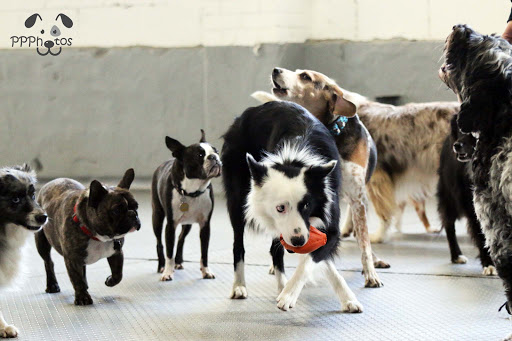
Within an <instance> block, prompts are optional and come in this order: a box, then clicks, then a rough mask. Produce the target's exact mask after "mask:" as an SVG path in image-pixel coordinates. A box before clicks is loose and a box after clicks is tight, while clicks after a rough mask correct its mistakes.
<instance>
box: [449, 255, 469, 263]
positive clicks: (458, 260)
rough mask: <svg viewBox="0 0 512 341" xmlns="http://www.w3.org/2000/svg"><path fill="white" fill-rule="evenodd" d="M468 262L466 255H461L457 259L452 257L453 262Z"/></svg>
mask: <svg viewBox="0 0 512 341" xmlns="http://www.w3.org/2000/svg"><path fill="white" fill-rule="evenodd" d="M467 262H468V257H466V256H464V255H460V256H458V257H457V258H455V259H452V263H454V264H466V263H467Z"/></svg>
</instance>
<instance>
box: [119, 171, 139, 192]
mask: <svg viewBox="0 0 512 341" xmlns="http://www.w3.org/2000/svg"><path fill="white" fill-rule="evenodd" d="M133 179H135V171H134V170H133V168H130V169H128V170H127V171H126V172H125V173H124V175H123V178H122V179H121V181H119V185H117V187H119V188H124V189H130V186H131V184H132V182H133Z"/></svg>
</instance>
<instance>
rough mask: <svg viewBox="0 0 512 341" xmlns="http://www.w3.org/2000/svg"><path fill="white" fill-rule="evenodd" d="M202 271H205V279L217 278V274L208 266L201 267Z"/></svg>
mask: <svg viewBox="0 0 512 341" xmlns="http://www.w3.org/2000/svg"><path fill="white" fill-rule="evenodd" d="M201 272H202V273H203V279H215V274H214V273H213V272H211V271H210V269H208V268H207V267H206V268H201Z"/></svg>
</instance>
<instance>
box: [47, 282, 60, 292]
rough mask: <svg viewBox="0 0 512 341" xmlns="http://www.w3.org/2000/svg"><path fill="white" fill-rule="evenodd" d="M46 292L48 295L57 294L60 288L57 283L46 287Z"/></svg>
mask: <svg viewBox="0 0 512 341" xmlns="http://www.w3.org/2000/svg"><path fill="white" fill-rule="evenodd" d="M46 292H47V293H48V294H55V293H57V292H60V287H59V285H58V284H57V283H54V284H50V285H48V286H47V287H46Z"/></svg>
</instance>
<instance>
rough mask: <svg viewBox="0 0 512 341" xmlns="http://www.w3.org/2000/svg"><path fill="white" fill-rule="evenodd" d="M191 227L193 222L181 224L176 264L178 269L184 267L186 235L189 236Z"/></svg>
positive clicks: (175, 266)
mask: <svg viewBox="0 0 512 341" xmlns="http://www.w3.org/2000/svg"><path fill="white" fill-rule="evenodd" d="M191 229H192V225H191V224H186V225H181V233H180V236H179V237H178V247H177V249H176V265H174V268H175V269H177V270H182V269H183V245H184V244H185V237H187V235H188V233H189V232H190V230H191Z"/></svg>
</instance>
